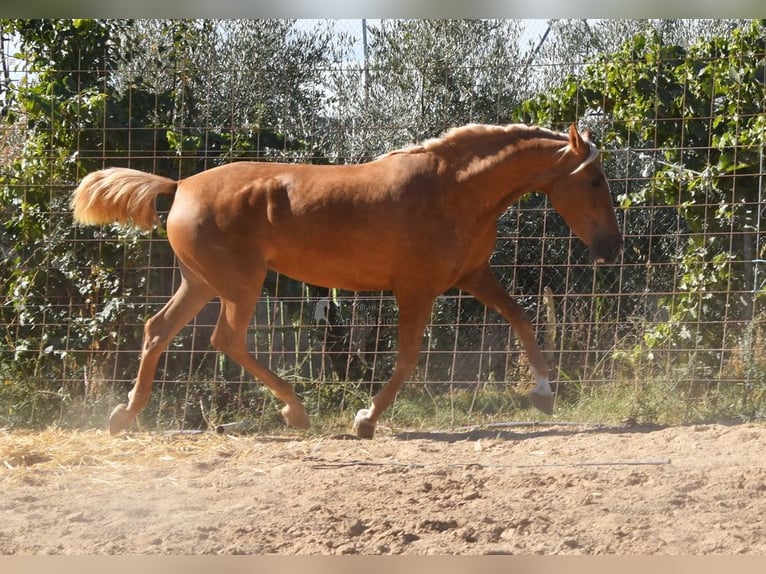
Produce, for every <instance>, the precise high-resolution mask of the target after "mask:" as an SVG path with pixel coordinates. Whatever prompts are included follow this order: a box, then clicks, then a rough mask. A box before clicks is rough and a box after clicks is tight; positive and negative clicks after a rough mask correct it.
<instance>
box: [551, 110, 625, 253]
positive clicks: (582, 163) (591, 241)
mask: <svg viewBox="0 0 766 574" xmlns="http://www.w3.org/2000/svg"><path fill="white" fill-rule="evenodd" d="M561 154H562V157H561V160H560V161H561V164H562V165H564V164H565V165H567V166H574V167H570V168H568V171H567V172H566V173H565V175H563V176H562V177H559V178H557V179H556V181H554V182H553V183H552V185H551V186H550V187H549V188H548V189H547V190H546V192H547V194H548V197H550V199H551V203H552V204H553V208H554V209H555V210H556V211H557V212H558V213H559V215H561V216H562V217H563V218H564V220H565V221H566V222H567V224H568V225H569V227H570V228H571V229H572V231H574V233H575V235H577V237H579V238H580V239H581V240H582V241H583V243H585V245H587V246H588V248H589V250H590V254H591V257H592V258H593V260H594V261H595V262H596V263H604V262H612V261H614V260H615V259H617V257H618V256H619V255H620V253H622V245H623V244H622V235H621V234H620V229H619V227H618V225H617V218H616V217H615V213H614V205H613V204H612V196H611V193H610V191H609V183H608V182H607V181H606V176H605V175H604V169H603V167H602V166H601V161H600V160H599V157H598V156H599V153H598V149H597V148H596V146H595V145H594V144H593V142H591V141H590V132H588V131H587V130H586V131H584V132H583V134H582V135H580V133H579V132H578V131H577V127H576V126H575V125H574V124H572V125H571V126H570V128H569V143H568V144H567V145H566V147H564V148H563V149H562V150H561Z"/></svg>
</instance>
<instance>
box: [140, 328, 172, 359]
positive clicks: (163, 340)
mask: <svg viewBox="0 0 766 574" xmlns="http://www.w3.org/2000/svg"><path fill="white" fill-rule="evenodd" d="M158 323H159V322H158V321H156V320H154V319H149V320H148V321H147V322H146V325H145V326H144V341H143V346H142V351H143V354H144V355H148V354H153V353H161V352H162V351H163V350H165V348H166V347H167V346H168V344H169V343H170V339H169V337H168V334H167V333H166V332H164V331H163V329H162V328H161V326H160V325H159V324H158Z"/></svg>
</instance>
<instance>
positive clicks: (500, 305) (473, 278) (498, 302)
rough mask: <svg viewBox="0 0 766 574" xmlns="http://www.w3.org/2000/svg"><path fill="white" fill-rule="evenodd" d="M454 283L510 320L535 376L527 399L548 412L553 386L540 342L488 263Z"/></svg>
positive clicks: (524, 315)
mask: <svg viewBox="0 0 766 574" xmlns="http://www.w3.org/2000/svg"><path fill="white" fill-rule="evenodd" d="M457 287H459V288H460V289H464V290H465V291H468V292H469V293H471V294H472V295H473V296H474V297H476V298H477V299H478V300H479V301H481V302H482V303H484V304H485V305H486V306H487V307H489V308H490V309H494V310H495V311H497V312H498V313H500V314H501V315H502V316H503V317H504V318H505V319H506V320H507V321H508V322H509V323H510V324H511V327H512V328H513V330H514V332H515V333H516V336H517V337H518V338H519V339H520V340H521V344H522V345H523V346H524V350H525V351H526V353H527V357H528V359H529V365H530V368H531V369H532V375H533V376H534V377H535V387H534V388H533V389H532V391H531V392H530V394H529V400H530V402H531V403H532V406H534V407H535V408H536V409H538V410H540V411H542V412H544V413H545V414H548V415H550V414H553V389H551V384H550V382H549V380H548V363H547V362H546V360H545V357H543V352H542V350H541V349H540V345H538V344H537V339H536V338H535V333H534V331H533V329H532V324H531V323H530V322H529V318H528V317H527V315H526V313H524V310H523V309H522V308H521V307H520V306H519V305H518V303H516V302H515V301H514V300H513V299H511V296H510V295H509V294H508V293H507V292H506V290H505V288H504V287H503V285H502V284H501V283H500V281H499V280H498V279H497V277H495V275H494V273H492V270H491V269H490V268H489V266H488V265H487V266H486V267H483V268H481V269H479V270H478V271H476V272H474V273H473V274H471V275H469V276H466V277H464V278H463V279H462V280H461V281H460V283H458V284H457Z"/></svg>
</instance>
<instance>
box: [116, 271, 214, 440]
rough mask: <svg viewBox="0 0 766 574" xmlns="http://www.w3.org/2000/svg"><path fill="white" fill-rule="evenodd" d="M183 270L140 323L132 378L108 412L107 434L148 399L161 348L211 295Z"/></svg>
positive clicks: (130, 418) (127, 422)
mask: <svg viewBox="0 0 766 574" xmlns="http://www.w3.org/2000/svg"><path fill="white" fill-rule="evenodd" d="M184 272H185V270H184V269H183V268H182V270H181V274H182V280H181V286H180V287H179V288H178V290H177V291H176V292H175V293H174V294H173V296H172V297H171V298H170V300H169V301H168V302H167V303H166V304H165V306H164V307H163V308H162V310H161V311H160V312H159V313H157V314H156V315H154V316H153V317H152V318H151V319H149V320H148V321H147V322H146V325H145V326H144V342H143V347H142V350H141V363H140V364H139V367H138V375H137V376H136V382H135V384H134V385H133V389H132V390H131V391H130V393H128V404H127V406H126V405H117V406H116V407H115V408H114V410H113V411H112V413H111V415H110V416H109V432H110V433H111V434H116V433H118V432H120V431H121V430H123V429H126V428H128V427H129V426H130V425H131V424H132V423H133V421H134V420H135V418H136V416H138V413H139V412H141V410H142V409H143V408H144V407H145V406H146V403H147V402H149V396H150V395H151V393H152V384H153V382H154V373H155V371H156V370H157V363H158V362H159V359H160V356H161V355H162V352H163V351H164V350H165V349H166V348H167V346H168V344H169V343H170V341H171V340H172V339H173V337H175V335H176V334H177V333H178V332H179V331H180V330H181V328H182V327H183V326H184V325H186V324H187V323H188V322H189V321H191V320H192V319H193V318H194V316H195V315H196V314H197V313H199V311H200V309H202V307H203V306H204V305H205V303H207V302H208V301H210V299H212V298H213V296H214V293H213V291H212V290H210V288H209V287H207V286H206V285H204V284H203V283H200V282H199V281H197V280H196V278H193V277H190V276H188V275H184ZM187 273H188V272H187Z"/></svg>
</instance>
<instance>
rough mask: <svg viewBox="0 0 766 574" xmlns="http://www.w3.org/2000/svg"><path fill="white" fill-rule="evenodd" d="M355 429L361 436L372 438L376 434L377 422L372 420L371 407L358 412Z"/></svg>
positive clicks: (355, 432) (355, 418) (357, 434)
mask: <svg viewBox="0 0 766 574" xmlns="http://www.w3.org/2000/svg"><path fill="white" fill-rule="evenodd" d="M353 431H354V434H355V435H356V436H358V437H359V438H372V437H373V436H374V435H375V423H374V422H373V421H371V420H370V409H362V410H360V411H359V412H358V413H356V416H355V417H354V426H353Z"/></svg>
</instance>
